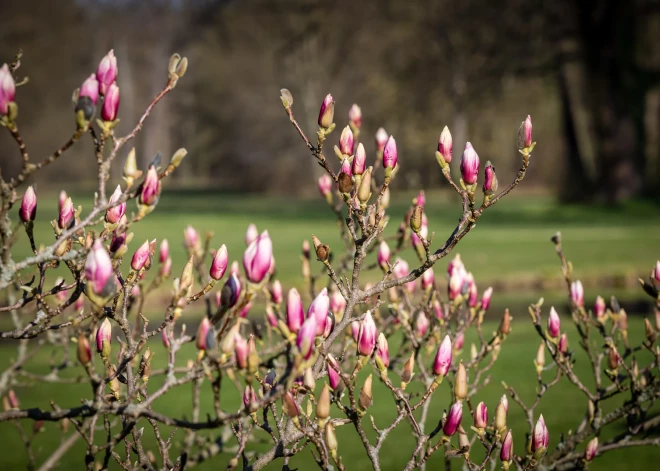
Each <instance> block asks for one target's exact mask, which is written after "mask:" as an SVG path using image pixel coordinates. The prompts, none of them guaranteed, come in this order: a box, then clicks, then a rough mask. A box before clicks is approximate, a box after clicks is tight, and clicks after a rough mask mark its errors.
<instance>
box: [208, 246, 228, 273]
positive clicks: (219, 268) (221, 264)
mask: <svg viewBox="0 0 660 471" xmlns="http://www.w3.org/2000/svg"><path fill="white" fill-rule="evenodd" d="M228 263H229V255H228V253H227V246H226V245H225V244H222V246H221V247H220V248H219V249H218V251H217V252H216V253H215V255H214V256H213V261H212V262H211V269H210V270H209V274H210V275H211V278H213V279H214V280H219V279H221V278H222V277H223V276H224V274H225V271H226V270H227V264H228Z"/></svg>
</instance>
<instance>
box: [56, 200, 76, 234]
mask: <svg viewBox="0 0 660 471" xmlns="http://www.w3.org/2000/svg"><path fill="white" fill-rule="evenodd" d="M62 193H64V192H62ZM64 195H65V196H66V193H64ZM74 216H75V211H74V209H73V201H72V200H71V198H70V197H68V196H67V197H66V199H65V200H64V202H62V201H61V200H60V214H59V216H58V218H57V227H59V228H60V229H68V228H70V227H71V226H72V225H73V222H74Z"/></svg>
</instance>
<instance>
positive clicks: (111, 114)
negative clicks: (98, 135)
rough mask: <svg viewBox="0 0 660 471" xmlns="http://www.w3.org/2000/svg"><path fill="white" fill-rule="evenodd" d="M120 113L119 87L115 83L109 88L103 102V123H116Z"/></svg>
mask: <svg viewBox="0 0 660 471" xmlns="http://www.w3.org/2000/svg"><path fill="white" fill-rule="evenodd" d="M118 111H119V87H118V86H117V84H116V83H113V84H112V85H110V87H109V88H108V91H107V92H106V94H105V99H104V100H103V107H102V108H101V119H103V121H108V122H111V121H114V120H116V119H117V112H118Z"/></svg>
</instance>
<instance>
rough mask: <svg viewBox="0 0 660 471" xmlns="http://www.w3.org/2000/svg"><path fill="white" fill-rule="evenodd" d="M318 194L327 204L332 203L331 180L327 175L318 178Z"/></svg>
mask: <svg viewBox="0 0 660 471" xmlns="http://www.w3.org/2000/svg"><path fill="white" fill-rule="evenodd" d="M318 185H319V192H320V193H321V195H322V196H323V197H324V198H325V199H326V201H327V202H328V204H330V203H331V202H332V178H331V177H330V175H328V174H327V173H324V174H323V175H321V176H320V177H319V182H318Z"/></svg>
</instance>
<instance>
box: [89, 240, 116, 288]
mask: <svg viewBox="0 0 660 471" xmlns="http://www.w3.org/2000/svg"><path fill="white" fill-rule="evenodd" d="M85 277H86V278H87V285H88V289H91V292H92V293H93V294H94V295H96V296H99V297H101V298H104V297H106V296H109V295H111V294H112V293H114V292H115V291H116V288H117V285H116V281H115V280H116V278H115V274H114V271H113V269H112V262H111V261H110V256H109V255H108V252H106V250H105V247H103V243H102V242H101V239H96V240H95V241H94V245H93V246H92V249H91V250H90V251H89V254H88V255H87V260H86V261H85Z"/></svg>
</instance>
